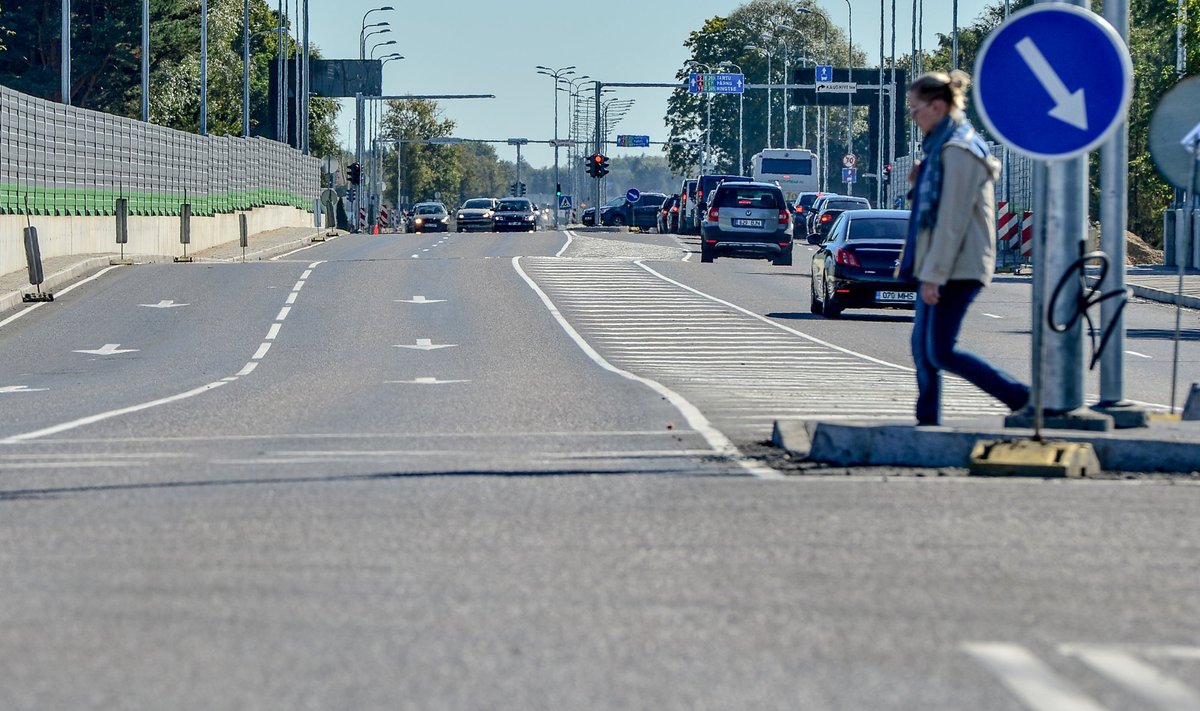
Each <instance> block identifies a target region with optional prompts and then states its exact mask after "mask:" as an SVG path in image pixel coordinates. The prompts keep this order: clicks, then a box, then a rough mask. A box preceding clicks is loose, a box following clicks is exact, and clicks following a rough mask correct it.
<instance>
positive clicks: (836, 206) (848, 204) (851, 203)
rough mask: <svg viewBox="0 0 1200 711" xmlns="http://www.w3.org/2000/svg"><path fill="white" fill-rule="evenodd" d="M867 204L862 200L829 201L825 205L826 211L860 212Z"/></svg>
mask: <svg viewBox="0 0 1200 711" xmlns="http://www.w3.org/2000/svg"><path fill="white" fill-rule="evenodd" d="M866 207H867V203H865V202H863V201H862V200H829V201H828V202H826V203H825V209H827V210H862V209H864V208H866Z"/></svg>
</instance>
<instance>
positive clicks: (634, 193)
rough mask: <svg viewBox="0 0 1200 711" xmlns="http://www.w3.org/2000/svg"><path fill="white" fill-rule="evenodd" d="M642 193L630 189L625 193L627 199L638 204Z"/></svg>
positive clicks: (635, 189)
mask: <svg viewBox="0 0 1200 711" xmlns="http://www.w3.org/2000/svg"><path fill="white" fill-rule="evenodd" d="M641 196H642V193H641V192H640V191H639V190H638V189H637V188H630V189H629V192H627V193H625V199H626V200H628V201H629V202H637V201H638V198H640V197H641Z"/></svg>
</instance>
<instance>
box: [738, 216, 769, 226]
mask: <svg viewBox="0 0 1200 711" xmlns="http://www.w3.org/2000/svg"><path fill="white" fill-rule="evenodd" d="M733 226H734V227H762V226H763V221H762V220H746V219H742V218H738V217H735V218H733Z"/></svg>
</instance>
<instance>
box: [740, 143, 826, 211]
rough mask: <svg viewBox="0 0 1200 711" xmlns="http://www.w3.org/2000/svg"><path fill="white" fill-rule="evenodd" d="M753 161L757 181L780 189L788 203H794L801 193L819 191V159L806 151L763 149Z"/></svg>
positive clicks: (799, 149)
mask: <svg viewBox="0 0 1200 711" xmlns="http://www.w3.org/2000/svg"><path fill="white" fill-rule="evenodd" d="M750 161H751V166H752V167H753V172H752V173H751V175H752V176H753V177H754V179H755V180H756V181H759V182H763V183H775V184H776V185H778V186H779V187H780V189H782V190H783V194H784V195H785V196H786V197H787V199H788V203H792V202H795V200H796V196H797V195H799V194H800V193H808V192H816V191H817V190H819V189H820V187H819V185H820V181H819V180H818V177H819V173H818V172H817V157H816V156H815V155H813V152H812V151H810V150H808V149H807V148H764V149H763V151H762V153H755V154H754V157H753V158H751V159H750Z"/></svg>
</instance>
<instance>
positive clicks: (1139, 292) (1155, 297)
mask: <svg viewBox="0 0 1200 711" xmlns="http://www.w3.org/2000/svg"><path fill="white" fill-rule="evenodd" d="M1126 286H1128V287H1129V288H1130V289H1131V290H1132V291H1133V295H1134V296H1140V297H1141V298H1143V299H1148V300H1150V301H1158V302H1161V303H1164V304H1172V305H1174V303H1175V296H1176V293H1175V292H1173V291H1163V290H1162V289H1154V288H1151V287H1149V286H1142V285H1141V284H1126ZM1182 297H1183V298H1181V299H1180V303H1181V304H1183V305H1184V306H1186V307H1188V308H1189V309H1200V297H1197V296H1191V295H1189V294H1183V295H1182Z"/></svg>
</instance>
